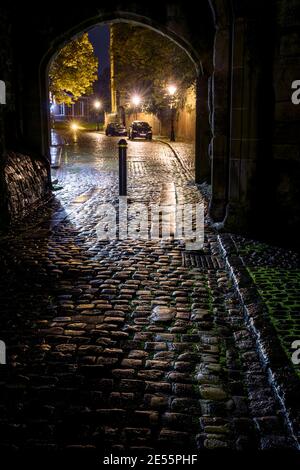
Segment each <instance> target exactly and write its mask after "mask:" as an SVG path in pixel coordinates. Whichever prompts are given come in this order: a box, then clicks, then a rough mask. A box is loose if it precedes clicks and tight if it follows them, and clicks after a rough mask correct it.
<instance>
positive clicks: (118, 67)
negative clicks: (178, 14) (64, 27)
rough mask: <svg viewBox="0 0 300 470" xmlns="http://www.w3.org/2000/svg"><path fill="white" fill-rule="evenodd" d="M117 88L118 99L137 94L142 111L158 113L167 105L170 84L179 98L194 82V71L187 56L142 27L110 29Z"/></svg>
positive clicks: (114, 26) (165, 39)
mask: <svg viewBox="0 0 300 470" xmlns="http://www.w3.org/2000/svg"><path fill="white" fill-rule="evenodd" d="M111 28H113V29H112V37H113V41H112V45H111V47H112V53H113V57H114V64H115V81H116V88H117V90H118V91H119V92H120V94H121V96H124V95H126V94H127V96H129V95H130V94H132V93H139V94H141V95H142V96H143V103H144V109H145V110H147V111H149V112H150V111H151V112H158V111H159V110H160V109H162V108H164V107H166V106H167V105H168V96H167V94H166V93H165V90H166V87H167V85H168V84H170V83H174V84H176V86H177V88H178V91H179V95H181V96H184V94H185V91H186V90H187V89H188V88H189V87H190V86H191V85H192V84H193V83H194V81H195V68H194V65H193V64H192V62H191V59H190V58H189V57H188V55H187V54H186V52H185V51H184V50H183V49H181V48H180V47H179V46H178V45H177V44H175V43H174V42H173V41H171V40H170V39H167V38H166V37H164V36H162V35H161V34H159V33H157V32H155V31H153V30H151V29H149V28H144V27H141V26H134V25H130V24H127V23H118V24H114V25H112V26H111Z"/></svg>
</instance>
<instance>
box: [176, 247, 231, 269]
mask: <svg viewBox="0 0 300 470" xmlns="http://www.w3.org/2000/svg"><path fill="white" fill-rule="evenodd" d="M182 264H183V266H185V267H187V268H199V269H223V268H224V267H225V264H224V260H223V259H222V258H221V257H220V256H213V255H204V254H202V253H199V252H198V251H184V252H183V253H182Z"/></svg>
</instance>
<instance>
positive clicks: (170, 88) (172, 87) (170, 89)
mask: <svg viewBox="0 0 300 470" xmlns="http://www.w3.org/2000/svg"><path fill="white" fill-rule="evenodd" d="M167 90H168V93H169V95H170V96H174V95H175V93H176V91H177V87H176V86H175V85H169V86H168V87H167Z"/></svg>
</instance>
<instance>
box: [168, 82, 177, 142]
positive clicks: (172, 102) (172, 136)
mask: <svg viewBox="0 0 300 470" xmlns="http://www.w3.org/2000/svg"><path fill="white" fill-rule="evenodd" d="M167 91H168V94H169V97H170V109H171V132H170V141H171V142H175V129H174V117H175V116H174V115H175V99H174V97H175V93H176V91H177V87H176V86H175V85H169V86H168V87H167Z"/></svg>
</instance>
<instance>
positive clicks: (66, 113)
mask: <svg viewBox="0 0 300 470" xmlns="http://www.w3.org/2000/svg"><path fill="white" fill-rule="evenodd" d="M92 100H93V98H92V97H91V96H82V97H81V98H79V99H78V100H77V101H76V103H74V104H72V105H71V106H67V105H66V104H65V103H62V104H56V103H52V104H51V118H52V119H53V120H54V121H68V120H70V119H78V120H82V121H90V120H93V119H94V114H95V113H94V110H93V101H92Z"/></svg>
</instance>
